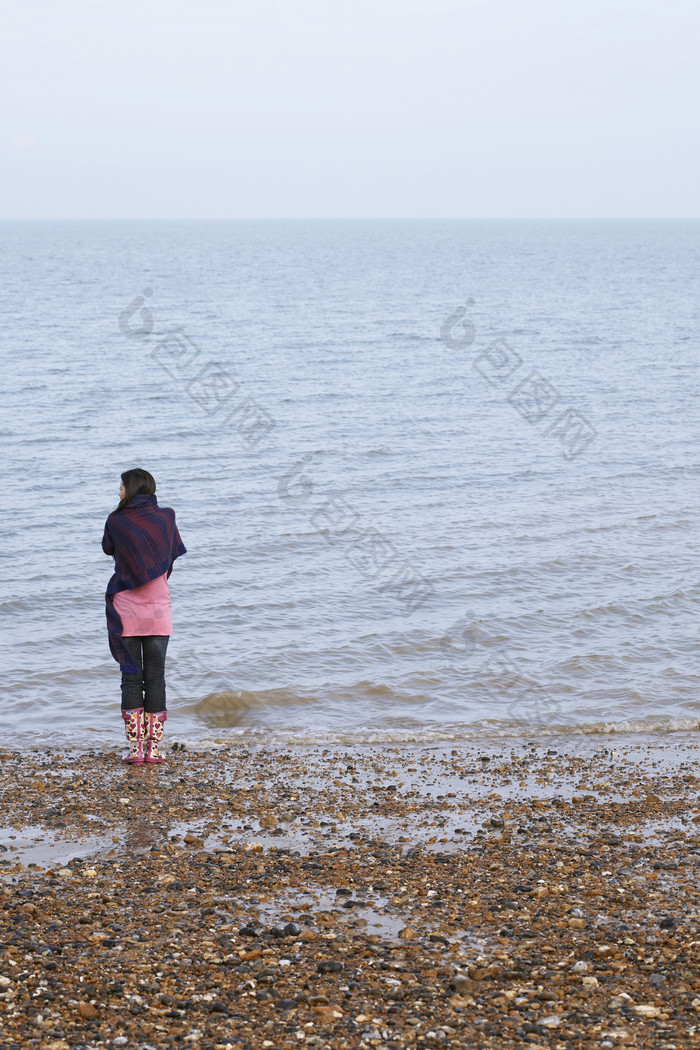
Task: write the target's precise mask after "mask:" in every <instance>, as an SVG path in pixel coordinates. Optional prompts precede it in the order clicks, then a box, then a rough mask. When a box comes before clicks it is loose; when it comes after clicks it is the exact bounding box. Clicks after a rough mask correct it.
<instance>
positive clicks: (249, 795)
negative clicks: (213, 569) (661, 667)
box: [0, 735, 700, 1050]
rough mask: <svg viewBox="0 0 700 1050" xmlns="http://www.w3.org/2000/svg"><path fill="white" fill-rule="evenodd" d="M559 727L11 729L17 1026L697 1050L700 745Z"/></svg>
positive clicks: (4, 1017) (208, 1045)
mask: <svg viewBox="0 0 700 1050" xmlns="http://www.w3.org/2000/svg"><path fill="white" fill-rule="evenodd" d="M569 742H570V741H569ZM565 743H566V741H565V740H564V739H563V738H562V740H561V741H560V745H561V746H560V747H558V746H557V743H556V742H555V741H554V740H552V739H547V740H544V741H543V742H542V743H541V744H538V743H536V742H535V741H534V738H533V737H532V736H531V735H528V736H526V737H525V738H524V739H523V740H522V741H521V743H520V744H519V746H518V747H515V746H511V744H510V742H508V744H506V743H505V742H503V741H501V742H494V741H484V743H483V745H482V746H481V747H478V746H470V747H466V746H463V745H460V746H457V745H453V746H451V745H450V744H447V745H445V744H441V745H430V744H422V745H396V746H391V747H384V748H382V749H381V750H379V749H377V748H373V747H371V746H363V747H355V748H350V747H342V746H335V745H333V746H328V747H326V748H321V747H315V748H309V747H305V748H302V747H294V746H290V747H286V748H280V747H269V748H266V747H263V746H260V745H256V746H248V747H245V746H243V747H242V746H241V745H239V744H237V745H235V746H232V747H228V748H226V747H220V748H218V749H217V750H212V751H203V752H196V751H190V750H186V751H184V752H183V751H179V750H178V751H177V752H175V753H173V752H170V751H168V752H167V754H168V762H167V764H166V766H164V767H126V766H122V765H120V763H119V762H118V754H120V753H121V750H120V752H119V753H114V752H111V751H99V752H98V751H96V750H93V751H92V752H79V753H78V752H74V753H71V752H64V751H61V750H60V749H58V748H56V749H53V750H51V751H47V750H44V751H38V752H33V753H31V754H27V753H21V754H19V753H13V752H11V751H8V750H3V751H2V752H0V768H2V770H3V772H4V774H5V776H4V791H3V794H4V799H3V801H4V806H3V813H4V820H3V828H2V832H1V834H0V902H2V906H3V907H2V912H1V913H0V914H1V916H2V918H1V920H0V943H1V944H2V948H3V955H4V961H3V963H2V965H1V966H0V977H1V978H2V980H0V984H2V988H0V1037H1V1038H2V1040H4V1042H3V1045H7V1046H8V1047H10V1048H11V1047H14V1046H15V1045H16V1046H17V1047H18V1048H19V1047H20V1046H21V1047H22V1048H24V1047H25V1046H28V1045H37V1046H41V1048H42V1050H43V1048H44V1047H48V1048H49V1050H67V1048H70V1047H98V1046H105V1047H109V1046H115V1047H119V1046H124V1047H126V1048H127V1050H128V1048H129V1047H130V1046H132V1045H133V1046H134V1047H137V1046H141V1045H143V1044H149V1045H151V1046H170V1045H174V1046H180V1045H182V1046H183V1047H186V1046H195V1047H199V1048H201V1050H221V1048H228V1047H251V1048H253V1047H255V1048H257V1047H260V1046H266V1047H268V1048H270V1050H271V1048H281V1047H291V1046H309V1047H311V1048H313V1050H323V1048H325V1047H332V1048H336V1047H338V1048H340V1047H361V1046H367V1047H370V1046H373V1047H380V1048H383V1047H386V1048H393V1047H397V1048H398V1047H405V1046H417V1047H420V1046H436V1045H445V1046H455V1047H465V1048H466V1047H470V1048H471V1047H474V1046H479V1047H499V1048H500V1047H516V1046H548V1047H561V1048H567V1050H568V1048H569V1047H572V1046H574V1047H578V1046H581V1047H583V1046H586V1045H589V1044H590V1041H591V1040H594V1041H595V1042H596V1045H603V1046H605V1045H608V1046H618V1045H630V1046H638V1047H652V1046H653V1047H668V1048H669V1050H670V1048H671V1047H673V1046H677V1047H681V1046H685V1045H689V1043H691V1042H692V1041H693V1040H694V1039H697V1038H698V1037H699V1036H700V971H699V968H698V965H697V958H698V947H697V945H698V943H700V877H699V876H700V799H699V795H698V792H699V789H700V741H698V742H697V743H696V742H695V738H693V737H692V736H691V735H688V737H687V739H684V740H683V741H682V742H681V741H679V740H677V739H673V740H671V739H669V738H664V739H663V740H661V741H659V742H657V743H656V744H655V745H654V746H651V745H647V744H642V743H640V742H638V741H637V742H627V743H622V742H621V741H620V740H619V739H611V738H601V737H598V738H595V739H594V740H593V741H591V743H590V746H589V747H588V748H587V753H586V754H585V755H574V756H567V755H566V753H564V752H563V750H562V748H563V746H564V745H565ZM13 835H14V836H15V838H14V839H13V838H12V837H11V836H13ZM13 963H14V965H13ZM431 1033H432V1034H431ZM115 1040H117V1041H116V1042H115ZM119 1040H123V1041H122V1042H120V1041H119Z"/></svg>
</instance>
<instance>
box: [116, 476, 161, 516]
mask: <svg viewBox="0 0 700 1050" xmlns="http://www.w3.org/2000/svg"><path fill="white" fill-rule="evenodd" d="M122 483H123V485H124V499H122V500H120V501H119V506H118V507H117V508H116V509H115V514H117V513H118V512H119V511H120V510H124V508H125V507H126V506H127V504H128V503H129V502H130V501H131V500H132V499H133V498H134V496H153V495H154V494H155V491H156V479H155V478H154V477H153V475H152V474H149V473H148V471H147V470H141V468H140V467H134V469H133V470H125V471H124V473H123V474H122Z"/></svg>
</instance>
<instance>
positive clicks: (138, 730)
mask: <svg viewBox="0 0 700 1050" xmlns="http://www.w3.org/2000/svg"><path fill="white" fill-rule="evenodd" d="M122 718H123V719H124V728H125V729H126V741H127V743H128V745H129V750H128V751H127V753H126V754H125V755H124V757H123V758H122V762H127V763H129V765H132V766H141V765H143V763H144V761H145V755H144V753H143V744H144V735H145V732H144V731H145V728H146V727H145V719H144V711H143V708H142V707H134V708H132V709H131V710H129V711H122Z"/></svg>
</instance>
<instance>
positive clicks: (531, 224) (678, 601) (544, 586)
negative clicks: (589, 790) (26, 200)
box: [0, 220, 700, 747]
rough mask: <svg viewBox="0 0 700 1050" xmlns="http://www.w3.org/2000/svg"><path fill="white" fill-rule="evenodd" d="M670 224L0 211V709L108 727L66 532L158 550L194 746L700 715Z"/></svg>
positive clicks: (77, 552) (693, 422) (388, 738)
mask: <svg viewBox="0 0 700 1050" xmlns="http://www.w3.org/2000/svg"><path fill="white" fill-rule="evenodd" d="M699 235H700V223H698V222H691V221H689V222H681V221H676V222H666V221H644V222H642V221H639V222H636V221H635V222H632V221H619V222H617V221H573V220H571V221H420V222H414V221H405V222H403V221H387V222H378V221H366V222H354V221H337V222H331V221H308V222H303V221H299V222H296V221H294V222H293V221H285V222H276V221H260V222H235V221H231V222H223V221H222V222H134V223H128V222H94V223H93V222H26V223H3V224H0V237H1V239H2V252H1V253H0V270H1V271H2V273H1V277H2V279H1V280H0V298H1V300H2V303H1V305H2V321H3V323H2V326H1V329H0V347H1V353H2V361H3V373H4V382H3V388H4V395H3V402H2V419H1V423H0V427H1V433H2V450H3V478H4V485H3V494H2V505H3V513H2V515H1V516H0V564H1V574H2V593H1V595H0V597H1V605H0V615H1V621H0V626H1V630H0V659H1V661H2V668H3V671H2V687H3V688H2V704H1V706H0V722H1V724H2V729H3V733H4V737H5V743H6V745H8V746H11V745H14V746H20V747H36V746H45V745H49V744H51V745H56V746H59V745H60V746H62V747H63V746H71V745H72V746H77V747H82V746H93V745H95V744H100V745H102V744H104V743H108V742H118V741H119V740H120V739H121V732H122V730H121V721H120V719H119V672H118V668H117V665H116V663H114V661H113V660H112V658H111V656H110V653H109V649H108V646H107V635H106V627H105V620H104V598H103V595H104V590H105V587H106V584H107V581H108V579H109V577H110V575H111V572H112V563H111V559H108V558H107V557H105V555H104V554H103V553H102V551H101V549H100V540H101V536H102V529H103V525H104V520H105V518H106V516H107V514H108V513H109V512H110V511H111V510H112V509H113V508H114V506H115V505H116V503H117V499H118V487H119V475H120V473H121V471H123V470H125V469H127V468H129V467H133V466H143V467H145V468H146V469H148V470H150V471H151V472H152V473H153V474H154V476H155V477H156V480H157V483H158V493H157V494H158V498H159V501H160V503H161V504H162V505H167V506H172V507H174V508H175V510H176V513H177V517H178V524H179V527H180V531H181V534H182V537H183V540H184V542H185V544H186V546H187V547H188V554H187V555H186V556H185V557H183V558H182V559H181V560H180V561H178V562H177V563H176V565H175V569H174V572H173V575H172V577H171V593H172V601H173V618H174V624H175V633H174V635H173V637H172V639H171V642H170V649H169V658H168V690H169V693H168V696H169V708H170V721H169V724H168V729H169V733H170V735H171V736H172V737H173V738H174V739H179V740H189V741H191V742H193V743H195V742H198V743H199V744H200V745H202V746H206V745H207V744H208V743H213V742H215V741H221V740H227V741H237V740H239V741H241V742H247V741H249V740H251V739H254V740H257V741H260V740H269V741H270V742H274V743H282V744H284V743H292V742H331V743H343V742H345V743H348V744H352V743H353V742H360V741H363V742H368V741H370V742H371V741H375V742H377V743H378V744H381V743H384V744H388V743H391V742H392V741H395V742H399V741H411V740H416V741H428V740H444V739H454V740H460V739H465V740H466V739H481V738H482V737H484V736H485V735H488V734H491V735H495V736H502V737H504V738H513V739H518V738H520V739H522V738H523V737H524V735H525V736H527V737H528V738H531V737H532V736H533V734H537V736H540V735H542V734H545V735H546V734H548V733H554V732H557V733H559V732H564V733H566V734H570V735H571V736H572V737H573V736H576V735H577V734H578V735H581V734H584V735H585V734H591V733H615V732H623V731H624V732H632V733H639V734H645V733H646V734H648V733H649V732H681V731H689V730H693V729H696V728H697V727H698V725H699V724H700V708H699V706H698V689H699V686H700V660H699V657H698V622H699V620H700V580H699V577H698V569H697V547H698V539H699V535H700V534H699V530H698V525H699V507H698V482H699V481H700V452H699V447H700V446H699V441H698V439H699V437H700V433H699V415H700V413H699V409H698V405H699V403H700V402H699V399H698V333H699V330H700V295H699V294H698V293H699V291H700V288H699V287H698V284H699V276H700V236H699Z"/></svg>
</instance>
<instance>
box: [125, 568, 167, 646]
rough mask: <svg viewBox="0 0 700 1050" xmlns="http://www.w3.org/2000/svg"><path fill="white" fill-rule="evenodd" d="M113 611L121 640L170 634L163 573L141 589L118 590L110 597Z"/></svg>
mask: <svg viewBox="0 0 700 1050" xmlns="http://www.w3.org/2000/svg"><path fill="white" fill-rule="evenodd" d="M114 608H115V609H116V611H117V612H118V613H119V618H120V620H121V622H122V626H123V628H124V630H123V631H122V634H123V637H124V638H138V637H141V636H142V635H148V634H172V633H173V620H172V615H171V612H170V588H169V587H168V576H167V573H165V574H163V576H159V577H158V579H157V580H151V582H150V583H144V585H143V587H135V588H134V589H133V590H132V591H119V592H118V593H117V594H115V595H114Z"/></svg>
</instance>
